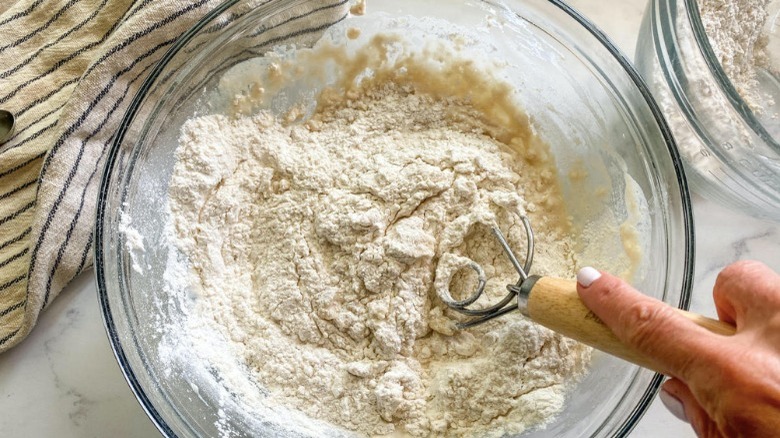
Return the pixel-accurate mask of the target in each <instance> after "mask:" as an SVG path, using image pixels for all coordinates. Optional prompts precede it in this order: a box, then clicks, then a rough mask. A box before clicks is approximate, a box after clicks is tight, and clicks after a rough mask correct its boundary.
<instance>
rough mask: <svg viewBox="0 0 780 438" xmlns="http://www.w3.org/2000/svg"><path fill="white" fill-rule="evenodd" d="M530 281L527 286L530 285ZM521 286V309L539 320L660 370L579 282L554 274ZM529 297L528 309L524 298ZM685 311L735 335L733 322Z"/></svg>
mask: <svg viewBox="0 0 780 438" xmlns="http://www.w3.org/2000/svg"><path fill="white" fill-rule="evenodd" d="M526 283H527V286H526ZM526 283H524V284H523V285H522V286H521V290H523V292H522V293H521V294H520V297H519V300H520V303H519V304H520V310H521V311H522V312H523V313H524V314H526V315H527V316H529V317H530V318H531V319H533V320H534V321H536V322H537V323H539V324H541V325H543V326H545V327H547V328H549V329H551V330H553V331H556V332H558V333H560V334H562V335H564V336H567V337H569V338H572V339H574V340H577V341H580V342H582V343H583V344H587V345H590V346H591V347H593V348H596V349H598V350H601V351H604V352H606V353H609V354H611V355H613V356H617V357H620V358H622V359H625V360H627V361H629V362H632V363H635V364H637V365H639V366H642V367H645V368H648V369H651V370H654V371H658V370H657V369H655V364H654V362H653V361H652V360H650V359H649V358H647V357H645V356H644V355H642V354H641V353H639V352H637V351H636V350H634V349H632V348H631V347H629V346H627V345H625V344H623V343H622V342H621V341H620V340H618V338H617V337H616V336H615V334H614V333H612V331H611V330H610V329H609V328H608V327H607V326H606V325H604V323H603V322H602V321H601V320H600V319H599V318H598V317H597V316H596V315H595V314H594V313H593V312H592V311H590V309H588V308H587V307H585V304H583V303H582V300H580V297H579V295H577V282H576V281H573V280H563V279H560V278H553V277H531V278H529V280H526ZM524 300H526V301H527V302H526V306H525V309H523V307H524V306H523V303H522V301H524ZM676 310H677V311H678V312H680V314H681V315H683V316H685V317H686V318H688V319H690V320H691V321H693V322H695V323H696V324H697V325H699V326H701V327H703V328H705V329H707V330H709V331H711V332H713V333H717V334H721V335H732V334H734V332H735V329H734V327H733V326H731V325H729V324H726V323H724V322H721V321H717V320H714V319H711V318H707V317H705V316H702V315H698V314H695V313H691V312H686V311H684V310H680V309H676Z"/></svg>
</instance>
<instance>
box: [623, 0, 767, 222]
mask: <svg viewBox="0 0 780 438" xmlns="http://www.w3.org/2000/svg"><path fill="white" fill-rule="evenodd" d="M769 4H770V5H769V14H770V17H769V19H768V20H767V24H766V26H767V27H768V29H767V30H766V34H767V36H768V38H769V41H768V46H767V49H768V55H769V57H770V59H771V61H772V64H774V65H772V66H770V67H769V68H768V69H766V70H765V69H760V70H758V78H757V79H758V82H759V87H758V89H759V90H760V91H761V93H763V94H765V95H767V96H769V99H766V101H767V102H769V101H770V100H772V101H774V104H767V105H766V108H764V109H763V110H762V111H753V110H751V108H750V107H749V106H748V105H747V103H746V102H745V101H744V100H743V99H742V97H740V95H739V93H738V92H737V90H736V88H735V87H734V85H733V84H732V83H731V81H730V80H729V78H728V77H727V76H726V73H725V72H724V70H723V67H722V66H721V64H720V61H719V60H718V58H717V57H716V56H715V53H714V52H713V49H712V46H711V45H710V41H709V39H708V38H707V35H706V33H705V28H704V25H703V23H702V19H701V16H700V14H699V8H698V6H697V0H651V1H650V2H649V3H648V6H647V9H646V12H645V16H644V21H643V24H642V28H641V31H640V33H639V39H638V43H637V49H636V66H637V69H638V70H639V71H640V73H641V74H642V75H643V76H644V78H645V80H646V81H647V83H648V86H649V87H650V89H651V90H652V92H653V94H654V96H655V97H656V99H657V101H658V103H659V105H660V106H661V109H662V111H663V112H664V115H665V116H666V118H667V121H668V122H669V125H670V127H671V129H672V132H673V133H674V136H675V140H676V141H677V145H678V146H679V148H680V153H681V155H682V157H683V159H684V161H685V164H686V170H687V171H688V172H687V175H689V176H690V179H691V184H692V185H693V187H694V189H696V191H698V192H700V193H701V194H703V195H704V196H706V197H708V198H712V199H715V200H717V201H719V202H721V203H723V204H725V205H729V206H731V207H733V208H735V209H738V210H741V211H744V212H746V213H748V214H751V215H754V216H757V217H763V218H770V219H774V220H778V219H780V118H779V117H780V77H778V76H777V74H778V73H777V72H778V70H777V64H776V63H778V62H780V41H778V38H780V34H778V33H777V29H778V27H777V26H776V25H775V21H776V19H777V14H778V9H779V8H780V2H778V1H774V2H770V3H769Z"/></svg>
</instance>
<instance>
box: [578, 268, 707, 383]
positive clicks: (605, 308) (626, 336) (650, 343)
mask: <svg viewBox="0 0 780 438" xmlns="http://www.w3.org/2000/svg"><path fill="white" fill-rule="evenodd" d="M577 283H578V284H577V292H578V293H579V295H580V299H582V301H583V303H584V304H585V306H587V307H588V308H589V309H590V310H592V311H593V313H595V314H596V316H598V317H599V318H600V319H601V320H602V321H603V322H604V324H606V325H607V327H609V328H610V329H611V330H612V331H613V332H614V333H615V335H616V336H617V338H618V339H620V340H621V341H622V342H623V343H625V344H626V345H628V346H630V347H632V348H634V349H635V350H636V351H638V352H639V353H641V354H643V355H644V356H646V357H647V358H649V359H650V360H651V361H653V362H655V363H656V364H657V365H658V366H657V367H656V369H657V370H659V371H662V372H663V373H664V374H667V375H670V376H674V377H680V378H683V379H685V380H688V379H687V377H689V376H691V375H692V373H695V372H696V371H697V368H698V367H699V366H701V364H705V365H706V363H707V360H708V358H710V357H711V356H712V355H713V354H714V352H717V344H716V341H717V338H716V337H715V335H713V334H712V333H710V332H708V331H707V330H705V329H703V328H701V327H699V326H697V325H696V324H695V323H693V322H691V321H689V320H688V319H686V318H685V317H683V316H682V315H680V314H678V313H677V312H676V311H675V309H674V308H673V307H671V306H669V305H667V304H664V303H662V302H661V301H658V300H656V299H654V298H651V297H648V296H646V295H644V294H641V293H639V292H637V291H636V290H634V288H632V287H631V286H630V285H629V284H628V283H626V282H624V281H623V280H621V279H619V278H617V277H614V276H612V275H610V274H607V273H603V272H602V273H600V272H598V271H596V270H594V269H593V268H583V269H582V270H581V271H580V273H578V274H577Z"/></svg>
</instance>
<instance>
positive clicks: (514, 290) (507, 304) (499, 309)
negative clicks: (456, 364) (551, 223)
mask: <svg viewBox="0 0 780 438" xmlns="http://www.w3.org/2000/svg"><path fill="white" fill-rule="evenodd" d="M520 220H521V222H522V224H523V228H525V233H526V237H527V239H528V244H527V246H526V253H525V263H524V264H522V265H521V264H520V261H518V260H517V257H516V256H515V254H514V252H513V251H512V248H510V247H509V243H508V242H507V240H506V238H505V237H504V234H503V233H501V230H499V229H498V227H496V226H493V227H491V231H492V232H493V235H494V236H495V237H496V239H497V240H498V242H499V243H500V244H501V248H502V249H503V250H504V253H505V254H506V256H507V257H508V258H509V261H510V262H511V263H512V266H513V267H514V268H515V271H517V274H518V275H519V276H520V279H519V280H517V283H515V284H510V285H507V287H506V288H507V291H508V293H507V294H506V296H505V297H504V298H503V299H502V300H501V301H499V302H498V303H496V304H494V305H492V306H490V307H487V308H484V309H470V308H469V306H471V305H472V304H474V303H475V302H476V301H477V300H478V299H479V297H481V296H482V293H483V292H484V291H485V285H486V284H487V278H486V277H485V271H484V270H483V269H482V267H481V266H479V264H477V263H476V262H473V261H472V262H471V263H469V265H468V266H469V267H470V268H471V269H473V270H474V271H475V272H476V273H477V288H476V289H475V291H474V292H473V293H472V294H471V295H470V296H469V297H468V298H466V299H464V300H460V301H458V300H455V299H454V298H453V297H452V294H450V292H449V290H447V291H446V293H439V298H440V299H441V300H442V301H443V302H444V304H446V305H447V307H449V308H451V309H453V310H455V311H456V312H459V313H462V314H464V315H468V316H473V317H475V318H473V319H471V320H469V321H466V322H460V323H457V324H456V326H457V327H458V328H459V329H465V328H469V327H473V326H475V325H478V324H482V323H483V322H486V321H489V320H491V319H493V318H497V317H499V316H502V315H505V314H507V313H509V312H511V311H513V310H516V309H517V308H518V304H517V300H516V299H515V298H516V297H517V294H518V292H519V291H520V287H521V285H522V284H523V282H525V281H526V280H528V277H529V272H531V265H532V264H533V259H534V232H533V229H531V223H530V222H529V221H528V218H527V217H525V216H520Z"/></svg>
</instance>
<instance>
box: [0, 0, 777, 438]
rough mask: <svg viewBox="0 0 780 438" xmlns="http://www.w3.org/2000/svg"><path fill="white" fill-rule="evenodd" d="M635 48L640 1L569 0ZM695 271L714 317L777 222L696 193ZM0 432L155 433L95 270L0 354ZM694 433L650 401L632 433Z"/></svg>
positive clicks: (65, 437)
mask: <svg viewBox="0 0 780 438" xmlns="http://www.w3.org/2000/svg"><path fill="white" fill-rule="evenodd" d="M570 3H571V4H572V5H573V6H574V7H575V8H577V9H579V10H580V11H582V12H583V13H584V14H585V15H587V16H589V17H590V18H591V19H592V20H593V21H595V22H596V24H597V25H599V26H600V27H601V28H602V29H603V30H604V31H605V32H606V33H607V34H608V35H609V36H610V37H611V38H612V39H613V40H614V41H615V42H616V43H617V44H618V46H619V47H621V49H622V50H624V51H625V52H626V53H627V54H629V55H633V51H634V45H635V42H636V37H637V31H638V29H639V22H640V20H641V16H642V12H643V10H644V5H645V0H570ZM694 214H695V221H696V235H697V241H696V276H695V285H694V295H693V300H692V304H691V308H692V310H693V311H696V312H699V313H704V314H707V315H711V316H712V315H715V311H714V306H713V304H712V300H711V295H710V291H711V290H712V286H713V284H714V282H715V277H716V275H717V273H718V271H719V270H720V269H721V268H722V267H723V266H725V265H727V264H729V263H731V262H733V261H736V260H740V259H747V258H752V259H757V260H761V261H763V262H765V263H767V264H768V265H769V266H771V267H772V268H774V269H775V270H778V271H780V224H778V223H771V222H764V221H760V220H756V219H753V218H750V217H747V216H744V215H742V214H740V213H738V212H733V211H729V210H726V209H725V208H723V207H721V206H719V205H715V204H713V203H711V202H709V201H707V200H705V199H702V198H701V197H699V196H697V195H695V194H694ZM0 413H1V414H0V431H1V432H0V434H2V436H4V437H51V436H57V437H60V438H75V437H104V436H111V437H154V436H159V434H158V432H157V430H156V428H155V427H154V425H153V424H152V422H151V421H150V420H149V419H148V418H147V417H146V414H145V413H144V412H143V410H142V409H141V407H140V405H139V404H138V403H137V402H136V400H135V397H134V396H133V394H132V393H131V392H130V389H129V387H128V386H127V384H126V383H125V381H124V378H123V377H122V374H121V373H120V371H119V368H118V366H117V364H116V361H115V360H114V356H113V354H112V352H111V348H110V346H109V344H108V339H107V337H106V334H105V331H104V329H103V324H102V320H101V317H100V311H99V308H98V301H97V293H96V289H95V281H94V275H93V274H92V273H89V274H84V275H82V276H81V277H79V278H78V279H76V281H74V282H73V284H71V285H70V286H69V287H68V288H67V289H66V290H65V292H63V293H62V295H61V296H60V297H59V298H58V299H57V300H56V301H55V302H54V304H53V305H52V306H51V308H50V309H49V310H48V311H47V312H46V313H45V314H44V315H43V316H42V317H41V319H40V321H39V324H38V326H37V327H36V328H35V330H34V331H33V333H32V334H31V335H30V337H29V338H28V339H27V340H25V341H24V342H23V343H22V344H21V345H19V346H17V347H16V348H14V349H12V350H11V351H9V352H7V353H5V354H3V355H0ZM658 436H664V437H693V436H695V435H694V434H693V432H692V431H691V429H690V427H689V426H688V425H687V424H685V423H683V422H681V421H679V420H677V419H675V418H674V417H673V416H672V415H671V414H669V413H668V412H667V411H666V410H665V408H664V407H663V406H662V405H661V403H660V402H659V401H658V400H656V401H655V402H654V403H653V405H652V406H651V408H650V410H649V411H648V412H647V414H646V415H645V416H644V417H643V419H642V420H641V421H640V423H639V425H638V426H637V428H636V429H635V430H634V432H633V433H632V437H647V438H650V437H658Z"/></svg>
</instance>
